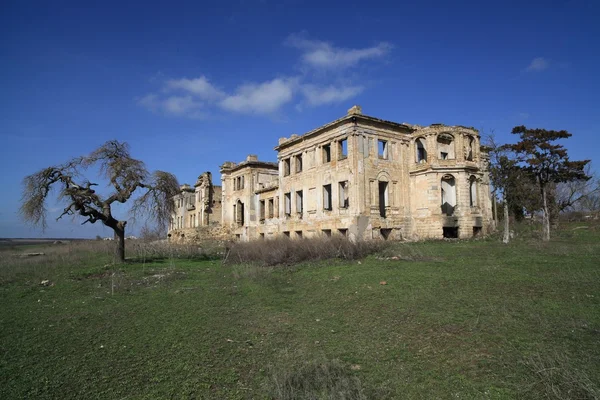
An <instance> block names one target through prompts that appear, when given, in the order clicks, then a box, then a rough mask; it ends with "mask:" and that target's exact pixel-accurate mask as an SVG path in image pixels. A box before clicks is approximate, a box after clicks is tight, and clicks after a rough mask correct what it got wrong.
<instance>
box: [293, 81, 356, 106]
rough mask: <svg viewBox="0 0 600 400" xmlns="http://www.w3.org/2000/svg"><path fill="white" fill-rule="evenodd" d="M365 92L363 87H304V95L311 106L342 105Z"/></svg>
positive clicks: (308, 85) (309, 85)
mask: <svg viewBox="0 0 600 400" xmlns="http://www.w3.org/2000/svg"><path fill="white" fill-rule="evenodd" d="M363 90H364V87H362V86H343V87H335V86H332V85H330V86H326V87H319V86H316V85H311V84H307V85H302V93H303V94H304V96H305V97H306V101H307V103H308V104H309V105H310V106H320V105H323V104H331V103H340V102H342V101H345V100H348V99H350V98H352V97H355V96H356V95H358V94H360V93H361V92H362V91H363Z"/></svg>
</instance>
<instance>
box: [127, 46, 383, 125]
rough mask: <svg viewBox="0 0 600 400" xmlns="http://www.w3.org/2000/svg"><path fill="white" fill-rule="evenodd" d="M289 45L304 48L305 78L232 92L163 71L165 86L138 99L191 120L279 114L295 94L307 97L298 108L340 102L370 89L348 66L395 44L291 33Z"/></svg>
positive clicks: (204, 79) (158, 110)
mask: <svg viewBox="0 0 600 400" xmlns="http://www.w3.org/2000/svg"><path fill="white" fill-rule="evenodd" d="M286 44H287V45H288V46H291V47H294V48H297V49H299V50H300V60H301V62H302V63H303V64H304V65H306V66H309V67H311V68H309V69H307V70H306V71H304V72H305V73H303V74H301V75H300V76H295V77H291V76H287V77H286V76H283V77H280V78H275V79H272V80H266V81H262V82H250V83H246V84H243V85H240V86H238V87H237V88H235V90H233V89H232V90H226V89H224V88H223V87H220V86H219V85H218V84H214V83H212V82H211V81H209V79H208V78H207V77H206V76H204V75H199V76H197V77H195V78H187V77H184V78H170V79H166V78H162V75H161V76H160V77H161V78H162V87H160V88H158V89H157V90H156V91H154V92H153V93H150V94H148V95H146V96H144V97H141V98H138V99H136V101H137V103H138V104H139V105H140V106H142V107H145V108H147V109H148V110H151V111H153V112H156V113H161V114H165V115H172V116H180V117H188V118H204V117H206V116H208V115H209V114H211V113H213V112H215V111H219V110H221V112H229V113H239V114H259V115H265V114H266V115H268V114H274V113H276V112H278V111H279V110H280V109H281V108H282V107H284V106H285V105H287V104H289V103H290V102H292V101H293V100H294V98H295V97H296V98H298V97H300V98H301V100H300V102H299V104H297V105H296V109H301V108H303V107H315V106H320V105H325V104H334V103H340V102H343V101H345V100H348V99H350V98H352V97H355V96H357V95H358V94H360V93H362V92H363V91H364V90H365V88H364V87H363V86H359V85H352V83H351V82H349V81H348V80H347V76H345V73H344V70H345V69H347V68H350V67H352V66H356V65H358V64H359V63H361V62H365V61H368V60H375V59H378V58H382V57H384V56H385V55H386V54H388V53H389V52H390V50H391V48H392V46H391V45H390V44H389V43H386V42H381V43H379V44H377V45H375V46H373V47H367V48H343V47H336V46H334V45H332V44H330V43H328V42H324V41H319V40H310V39H307V38H306V37H304V36H302V35H291V36H289V37H288V38H287V40H286ZM329 70H335V71H337V72H339V74H336V79H338V81H344V82H348V83H347V84H345V85H340V86H338V85H335V84H334V83H333V81H330V80H329V81H328V80H327V78H328V75H329V74H328V73H325V74H323V73H321V72H323V71H329ZM354 78H356V76H354Z"/></svg>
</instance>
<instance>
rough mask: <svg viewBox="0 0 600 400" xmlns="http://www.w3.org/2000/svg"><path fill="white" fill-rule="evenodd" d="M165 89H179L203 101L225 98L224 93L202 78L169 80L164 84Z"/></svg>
mask: <svg viewBox="0 0 600 400" xmlns="http://www.w3.org/2000/svg"><path fill="white" fill-rule="evenodd" d="M166 88H167V89H171V90H177V89H181V90H184V91H186V92H190V93H192V94H194V95H196V96H198V97H199V98H201V99H204V100H214V99H220V98H223V97H224V96H225V93H223V92H222V91H220V90H219V89H217V88H216V87H214V86H213V85H212V84H211V83H210V82H209V81H208V79H206V77H204V76H200V77H199V78H195V79H187V78H183V79H170V80H168V81H167V82H166Z"/></svg>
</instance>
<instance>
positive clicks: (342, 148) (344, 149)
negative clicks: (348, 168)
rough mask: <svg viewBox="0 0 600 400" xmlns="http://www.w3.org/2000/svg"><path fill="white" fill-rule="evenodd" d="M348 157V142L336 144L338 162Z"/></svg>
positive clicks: (343, 140)
mask: <svg viewBox="0 0 600 400" xmlns="http://www.w3.org/2000/svg"><path fill="white" fill-rule="evenodd" d="M347 157H348V140H347V139H342V140H340V141H339V142H338V160H343V159H344V158H347Z"/></svg>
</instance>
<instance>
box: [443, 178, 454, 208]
mask: <svg viewBox="0 0 600 400" xmlns="http://www.w3.org/2000/svg"><path fill="white" fill-rule="evenodd" d="M441 187H442V214H444V215H447V216H451V215H452V214H454V208H455V207H456V181H455V179H454V177H453V176H452V175H445V176H444V177H443V178H442V182H441Z"/></svg>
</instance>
